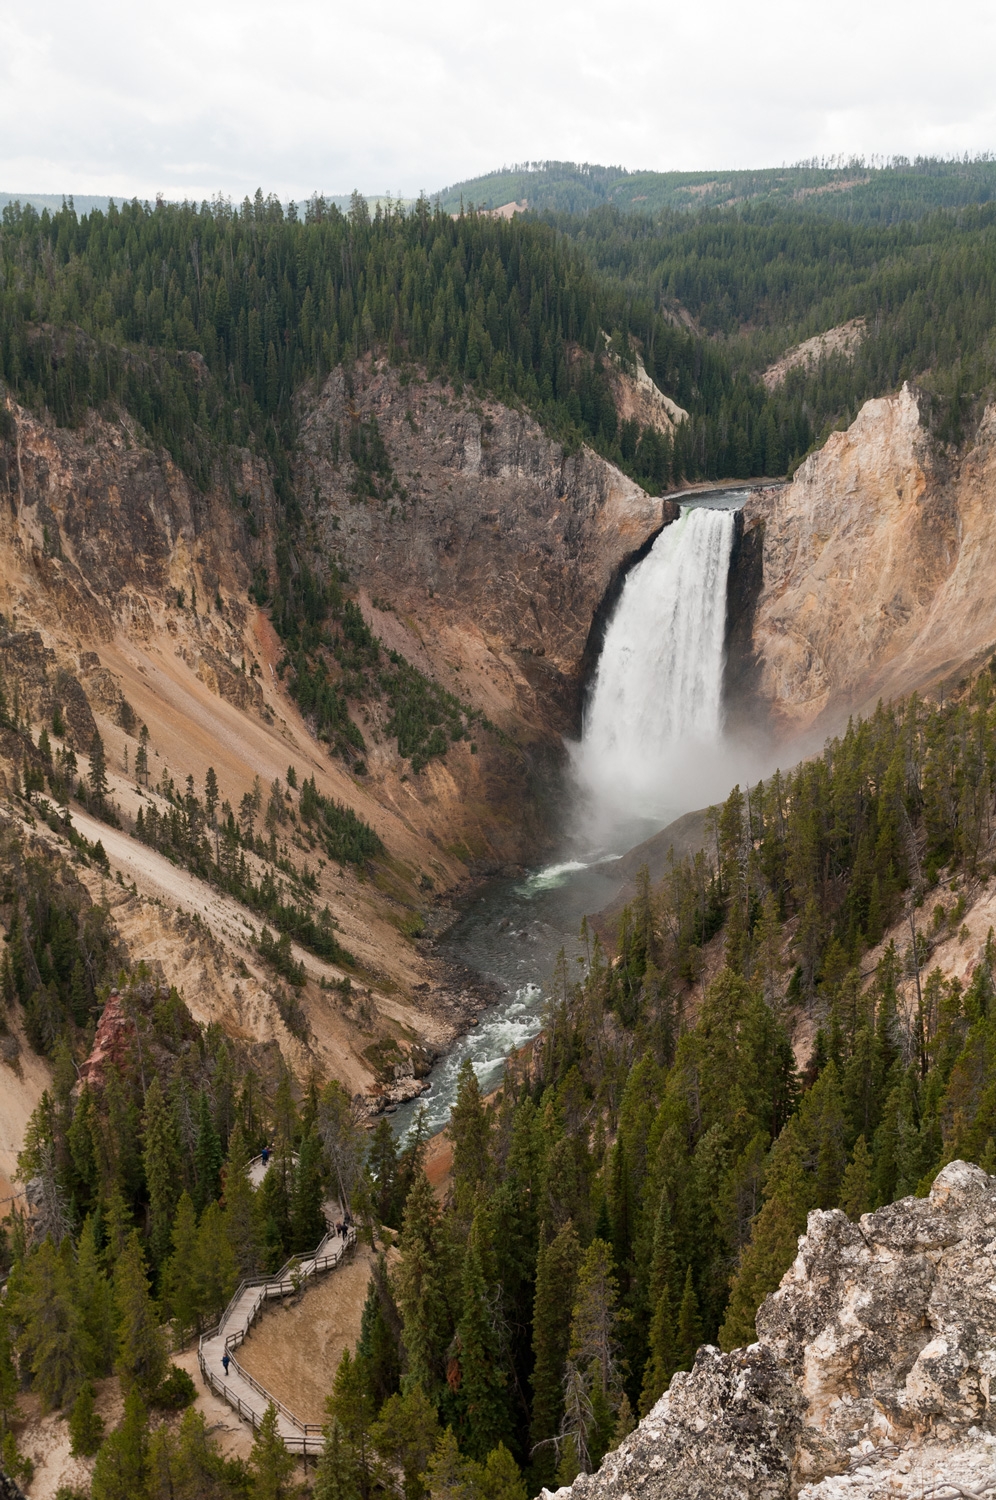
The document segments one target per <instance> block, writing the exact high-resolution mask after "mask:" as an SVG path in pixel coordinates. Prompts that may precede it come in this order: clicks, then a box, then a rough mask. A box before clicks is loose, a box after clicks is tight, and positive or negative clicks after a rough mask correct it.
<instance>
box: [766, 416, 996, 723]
mask: <svg viewBox="0 0 996 1500" xmlns="http://www.w3.org/2000/svg"><path fill="white" fill-rule="evenodd" d="M994 486H996V408H990V409H989V410H988V411H987V412H986V413H985V416H984V417H983V420H982V422H981V423H980V426H979V429H978V432H977V434H976V437H975V441H974V444H973V445H972V447H971V448H970V449H969V450H968V452H967V453H966V454H965V455H964V456H963V457H962V458H961V459H960V460H958V461H957V462H955V461H954V460H952V459H950V457H938V455H937V454H936V453H934V452H933V451H932V449H931V444H930V440H929V437H928V434H927V433H926V431H925V430H924V428H923V427H922V425H921V422H920V412H919V407H918V404H917V398H916V395H915V393H914V392H913V391H912V390H911V389H910V388H909V387H908V386H904V388H903V390H902V391H901V392H900V393H899V395H897V396H889V397H884V398H882V399H880V400H876V401H869V402H867V403H866V404H865V405H864V406H863V407H862V409H861V411H860V413H859V414H858V417H857V418H856V420H855V421H854V422H853V423H852V425H851V426H850V428H848V430H847V431H846V432H839V433H833V434H832V435H831V436H830V438H829V439H828V440H827V442H826V444H825V445H824V447H823V448H822V449H821V450H820V451H819V452H818V453H814V454H812V455H811V456H810V457H809V458H808V459H807V460H806V461H805V463H804V464H802V465H801V467H800V468H799V470H798V471H797V473H796V475H795V478H794V480H793V482H792V483H791V485H788V486H785V487H784V488H782V489H780V490H777V491H771V490H769V491H764V492H760V493H758V494H756V495H754V496H752V497H751V498H750V499H749V500H748V502H747V505H746V507H745V510H744V521H745V526H746V527H747V528H748V532H749V530H750V528H752V527H753V528H757V527H763V537H764V540H763V587H762V591H761V595H760V598H759V600H758V603H757V609H756V614H755V618H754V625H753V638H752V650H753V654H754V657H755V659H756V667H755V668H754V669H753V672H752V688H753V692H754V695H755V697H756V698H757V699H758V700H759V701H760V704H761V705H762V706H763V707H764V708H765V709H766V710H767V713H768V714H769V716H770V719H771V722H772V724H773V726H774V728H775V729H776V731H777V732H779V733H781V734H783V735H785V734H789V733H792V732H796V731H799V730H807V729H810V728H813V727H814V726H816V727H819V728H820V729H822V730H833V729H835V728H836V727H837V724H838V723H839V722H841V721H842V720H843V719H844V718H846V715H847V714H848V713H849V712H851V711H852V710H857V711H868V710H869V709H872V708H874V705H875V703H876V701H877V700H878V698H880V697H881V698H885V699H888V698H891V697H895V696H898V695H900V694H903V693H907V692H910V691H912V690H913V689H914V688H923V687H926V686H929V685H931V684H932V683H935V682H937V681H939V680H942V679H943V678H944V676H945V675H946V674H952V673H956V672H958V671H960V669H961V668H962V667H963V666H965V665H967V664H969V663H971V662H972V661H973V659H982V658H983V656H984V654H985V653H986V652H989V651H991V649H992V646H993V643H994V642H996V594H994V591H993V588H992V582H991V567H992V557H993V549H994V546H996V508H994V507H993V505H992V495H993V490H994Z"/></svg>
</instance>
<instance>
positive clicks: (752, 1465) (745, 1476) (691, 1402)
mask: <svg viewBox="0 0 996 1500" xmlns="http://www.w3.org/2000/svg"><path fill="white" fill-rule="evenodd" d="M757 1328H758V1335H759V1339H758V1342H757V1343H756V1344H752V1345H751V1346H750V1347H749V1348H748V1349H737V1350H735V1351H734V1352H733V1353H731V1354H722V1353H720V1351H719V1350H718V1349H714V1348H711V1347H709V1346H706V1347H704V1348H702V1349H700V1350H699V1353H698V1357H697V1359H696V1361H695V1367H694V1369H693V1370H692V1371H691V1373H690V1374H679V1375H676V1376H675V1377H674V1379H673V1381H672V1382H671V1389H670V1390H669V1391H668V1392H667V1394H666V1395H665V1396H663V1397H662V1398H661V1400H660V1401H659V1402H658V1403H657V1405H656V1406H655V1407H654V1408H653V1410H652V1411H651V1412H650V1414H649V1415H648V1416H647V1417H645V1418H644V1420H643V1421H642V1422H641V1423H640V1425H639V1427H638V1428H637V1429H636V1431H635V1432H633V1433H632V1434H631V1435H630V1436H629V1437H628V1438H627V1439H626V1440H625V1442H623V1443H622V1445H621V1446H620V1447H619V1448H618V1449H617V1450H616V1452H614V1453H611V1454H609V1455H608V1457H607V1458H606V1459H605V1461H604V1463H603V1464H602V1466H601V1468H600V1469H599V1471H598V1472H597V1473H596V1474H593V1475H582V1476H581V1477H580V1478H579V1479H577V1480H576V1481H575V1483H574V1485H573V1486H572V1487H571V1488H570V1489H566V1488H565V1489H563V1490H560V1491H559V1492H558V1495H559V1497H560V1500H596V1497H597V1500H672V1497H673V1500H679V1497H680V1500H697V1497H702V1500H706V1497H708V1500H713V1497H715V1500H720V1497H723V1500H727V1497H729V1500H782V1497H794V1496H797V1495H801V1496H802V1500H837V1497H844V1496H848V1497H852V1496H853V1497H855V1500H857V1497H858V1496H868V1497H871V1496H872V1495H877V1496H882V1495H885V1494H891V1495H895V1496H902V1495H908V1496H910V1497H911V1500H912V1497H914V1496H917V1497H920V1500H955V1496H956V1494H957V1493H958V1492H959V1491H960V1493H961V1494H962V1495H963V1496H967V1497H968V1500H972V1497H975V1496H978V1495H980V1494H981V1493H982V1492H983V1491H984V1490H986V1489H989V1488H996V1416H994V1415H991V1409H990V1385H991V1382H992V1380H993V1376H994V1374H996V1178H992V1177H989V1176H987V1174H986V1173H985V1172H983V1171H982V1170H981V1169H980V1168H979V1167H974V1166H970V1165H968V1164H967V1163H965V1162H960V1161H957V1162H952V1163H951V1164H950V1165H949V1166H947V1167H945V1169H944V1170H943V1171H942V1172H941V1173H940V1175H939V1176H938V1178H937V1180H936V1181H935V1183H934V1186H933V1188H932V1190H931V1193H930V1196H929V1198H925V1199H920V1198H904V1199H902V1200H901V1201H900V1202H898V1203H893V1204H890V1205H889V1206H888V1207H887V1208H882V1209H879V1210H878V1212H877V1213H874V1214H866V1215H865V1216H864V1217H863V1218H862V1219H861V1221H860V1223H859V1224H852V1223H851V1222H850V1220H849V1219H847V1218H846V1217H845V1215H844V1214H842V1213H840V1212H839V1211H838V1210H833V1211H832V1212H829V1213H823V1212H819V1211H817V1212H814V1213H812V1214H810V1216H809V1224H808V1228H807V1232H806V1234H805V1235H804V1236H803V1238H802V1239H801V1240H800V1241H799V1254H798V1256H797V1258H796V1260H795V1263H794V1264H793V1266H792V1268H791V1270H789V1271H788V1272H787V1273H786V1275H785V1276H784V1278H783V1279H782V1283H781V1286H780V1287H779V1289H778V1291H777V1292H775V1293H774V1294H773V1295H772V1296H770V1297H769V1298H768V1299H767V1301H766V1302H765V1304H764V1306H763V1307H762V1308H761V1311H760V1312H759V1313H758V1317H757ZM993 1394H994V1395H996V1390H994V1392H993ZM546 1494H547V1492H544V1496H545V1495H546Z"/></svg>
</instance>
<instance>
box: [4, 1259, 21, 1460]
mask: <svg viewBox="0 0 996 1500" xmlns="http://www.w3.org/2000/svg"><path fill="white" fill-rule="evenodd" d="M15 1285H16V1283H15ZM8 1293H9V1287H8ZM13 1355H14V1341H13V1337H12V1335H11V1328H10V1308H9V1307H8V1305H7V1304H6V1301H5V1302H2V1303H0V1439H3V1438H6V1437H7V1435H8V1433H10V1431H11V1428H12V1426H13V1424H14V1423H15V1422H16V1421H17V1419H18V1415H19V1412H18V1406H17V1393H18V1391H19V1390H20V1381H19V1380H18V1378H17V1370H16V1369H15V1367H14V1357H13Z"/></svg>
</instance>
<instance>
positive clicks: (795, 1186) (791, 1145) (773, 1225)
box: [719, 1121, 813, 1349]
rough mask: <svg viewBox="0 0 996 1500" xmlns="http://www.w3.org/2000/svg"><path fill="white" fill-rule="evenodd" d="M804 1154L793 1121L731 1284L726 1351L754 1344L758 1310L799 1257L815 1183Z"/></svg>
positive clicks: (723, 1336) (775, 1155)
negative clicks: (809, 1178) (806, 1170)
mask: <svg viewBox="0 0 996 1500" xmlns="http://www.w3.org/2000/svg"><path fill="white" fill-rule="evenodd" d="M799 1157H800V1147H799V1142H798V1133H797V1128H796V1125H795V1121H790V1122H789V1124H788V1125H787V1126H786V1127H785V1129H784V1130H783V1131H782V1134H781V1136H780V1137H779V1139H778V1141H777V1142H776V1144H775V1147H774V1150H773V1152H772V1166H771V1168H770V1169H769V1177H768V1180H767V1182H766V1184H765V1194H766V1197H765V1203H764V1206H763V1207H762V1209H761V1212H760V1213H759V1214H758V1216H757V1219H756V1221H755V1223H754V1229H753V1233H752V1235H751V1240H750V1244H749V1245H748V1246H747V1248H746V1250H745V1251H744V1253H743V1256H742V1257H741V1260H740V1265H739V1267H738V1269H737V1272H736V1275H735V1276H734V1278H733V1281H732V1283H731V1286H730V1300H729V1304H728V1305H727V1309H726V1317H725V1319H724V1321H723V1326H722V1327H721V1328H720V1330H719V1341H720V1345H721V1346H722V1348H724V1349H736V1348H739V1347H741V1346H743V1345H745V1344H751V1343H753V1342H754V1339H755V1337H756V1334H755V1329H754V1317H755V1314H756V1312H757V1309H758V1308H759V1307H760V1305H761V1303H762V1302H763V1301H764V1299H765V1297H766V1296H767V1295H768V1293H769V1292H773V1291H774V1290H775V1288H776V1287H777V1285H778V1283H779V1282H780V1281H781V1279H782V1277H783V1276H784V1274H785V1272H786V1271H787V1270H788V1268H789V1266H790V1265H791V1264H792V1261H793V1260H794V1259H795V1254H796V1250H797V1248H798V1243H799V1235H800V1234H801V1233H802V1231H803V1230H804V1229H805V1227H806V1215H807V1213H808V1211H809V1209H810V1208H811V1207H812V1197H813V1189H812V1184H811V1183H810V1182H808V1181H807V1180H806V1176H805V1173H804V1172H803V1169H802V1165H801V1162H800V1159H799Z"/></svg>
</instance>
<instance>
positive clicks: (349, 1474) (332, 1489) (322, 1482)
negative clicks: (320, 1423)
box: [311, 1413, 435, 1500]
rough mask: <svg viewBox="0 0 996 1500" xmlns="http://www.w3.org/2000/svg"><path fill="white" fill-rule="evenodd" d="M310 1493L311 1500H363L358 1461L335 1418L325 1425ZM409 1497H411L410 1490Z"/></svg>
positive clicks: (407, 1498)
mask: <svg viewBox="0 0 996 1500" xmlns="http://www.w3.org/2000/svg"><path fill="white" fill-rule="evenodd" d="M433 1415H435V1413H433ZM311 1494H312V1500H360V1478H359V1474H358V1473H357V1470H356V1464H355V1462H354V1460H353V1456H352V1453H351V1452H350V1449H349V1445H348V1444H347V1443H346V1441H345V1439H344V1437H343V1432H342V1427H341V1426H340V1424H339V1423H338V1422H337V1421H336V1420H335V1418H334V1417H333V1418H332V1419H331V1420H330V1421H329V1422H327V1423H326V1426H325V1442H324V1443H323V1445H322V1455H321V1458H320V1459H319V1460H318V1467H317V1469H316V1471H315V1486H314V1489H313V1490H312V1492H311ZM406 1500H410V1497H408V1496H407V1491H406Z"/></svg>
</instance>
